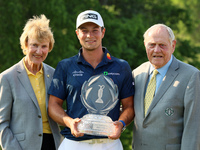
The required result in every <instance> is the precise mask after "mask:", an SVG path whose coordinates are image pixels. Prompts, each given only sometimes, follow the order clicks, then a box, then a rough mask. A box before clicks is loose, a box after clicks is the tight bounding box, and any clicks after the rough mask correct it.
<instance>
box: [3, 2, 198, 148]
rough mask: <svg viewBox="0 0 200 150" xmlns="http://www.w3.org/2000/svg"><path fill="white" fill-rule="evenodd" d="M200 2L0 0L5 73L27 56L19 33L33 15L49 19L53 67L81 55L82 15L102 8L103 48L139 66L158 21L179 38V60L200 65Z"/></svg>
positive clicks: (127, 142)
mask: <svg viewBox="0 0 200 150" xmlns="http://www.w3.org/2000/svg"><path fill="white" fill-rule="evenodd" d="M199 8H200V1H198V0H192V1H188V0H168V1H166V0H123V1H122V0H73V1H72V0H42V1H40V0H28V1H27V0H12V1H11V0H0V20H1V23H0V57H1V59H0V73H1V72H2V71H4V70H5V69H7V68H9V67H11V66H12V65H14V64H15V63H17V62H18V61H20V60H21V59H22V57H23V53H22V50H21V48H20V42H19V37H20V36H21V33H22V32H23V27H24V25H25V23H26V21H27V20H28V19H29V18H32V17H33V15H37V16H39V15H40V14H45V15H46V17H47V18H48V19H50V26H51V28H52V31H53V33H54V38H55V45H54V48H53V51H52V52H51V53H49V55H48V57H47V59H46V60H45V62H46V63H47V64H49V65H51V66H53V67H56V65H57V63H58V62H59V61H60V60H62V59H64V58H68V57H71V56H73V55H75V54H77V53H78V49H79V48H80V44H79V41H78V39H77V37H76V34H75V25H76V17H77V15H78V14H79V13H80V12H82V11H84V10H88V9H92V10H96V11H98V12H99V13H100V14H101V15H102V17H103V20H104V24H105V27H106V34H105V37H104V39H103V41H102V42H103V46H105V47H107V48H108V50H109V51H110V52H111V54H112V55H113V56H115V57H118V58H122V59H125V60H127V61H128V63H129V64H130V66H131V68H132V69H134V68H136V67H137V66H139V65H140V64H142V63H143V62H145V61H147V57H146V52H145V48H144V45H143V33H144V32H145V31H146V30H147V29H148V28H149V27H150V26H151V25H153V24H156V23H164V24H166V25H168V26H170V27H171V28H172V29H173V31H174V33H175V36H176V40H177V46H176V50H175V52H174V55H175V57H177V58H178V59H180V60H182V61H184V62H186V63H189V64H192V65H194V66H195V67H197V68H200V58H199V57H200V56H199V49H200V43H199V41H200V36H199V33H200V32H199V29H200V10H199ZM131 139H132V124H131V125H130V126H129V127H128V128H127V130H126V131H125V132H124V133H123V134H122V137H121V140H122V143H123V145H124V149H125V150H131Z"/></svg>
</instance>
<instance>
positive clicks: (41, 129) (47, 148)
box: [0, 15, 61, 150]
mask: <svg viewBox="0 0 200 150" xmlns="http://www.w3.org/2000/svg"><path fill="white" fill-rule="evenodd" d="M20 44H21V48H22V50H23V53H24V55H25V57H24V58H22V60H21V61H19V62H18V63H17V64H15V65H14V66H12V67H11V68H9V69H7V70H6V71H4V72H3V73H1V74H0V144H1V147H2V149H3V150H55V149H57V148H58V146H59V144H60V138H61V136H60V133H59V127H58V125H57V123H55V122H54V121H53V120H52V119H51V118H50V117H49V116H48V114H47V105H48V99H49V96H48V94H47V91H48V89H49V86H50V83H51V80H52V77H53V73H54V69H53V68H52V67H50V66H49V65H47V64H45V63H43V61H44V60H45V59H46V58H47V55H48V53H49V52H50V51H51V50H52V49H53V46H54V37H53V34H52V31H51V29H50V27H49V19H47V18H46V17H45V15H41V16H40V17H38V16H34V17H33V18H31V19H29V20H28V21H27V23H26V25H25V27H24V30H23V33H22V35H21V37H20Z"/></svg>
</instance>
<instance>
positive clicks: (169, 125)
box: [132, 57, 200, 150]
mask: <svg viewBox="0 0 200 150" xmlns="http://www.w3.org/2000/svg"><path fill="white" fill-rule="evenodd" d="M149 67H150V62H146V63H144V64H142V65H141V66H139V67H138V68H136V69H135V70H133V77H134V80H135V97H134V108H135V119H134V126H133V145H132V146H133V149H134V150H200V112H199V110H200V72H199V70H198V69H196V68H195V67H193V66H191V65H188V64H185V63H183V62H181V61H179V60H177V59H176V58H175V57H173V61H172V64H171V65H170V67H169V69H168V71H167V73H166V76H165V77H164V79H163V81H162V83H161V85H160V87H159V89H158V91H157V93H156V95H155V97H154V99H153V101H152V104H151V106H150V108H149V110H148V112H147V115H146V117H144V96H145V88H146V84H147V80H148V72H149Z"/></svg>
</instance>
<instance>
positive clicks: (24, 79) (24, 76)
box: [17, 60, 40, 109]
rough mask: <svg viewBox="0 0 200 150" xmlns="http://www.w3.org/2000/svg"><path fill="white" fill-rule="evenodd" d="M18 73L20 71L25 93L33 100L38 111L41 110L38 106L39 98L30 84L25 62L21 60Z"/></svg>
mask: <svg viewBox="0 0 200 150" xmlns="http://www.w3.org/2000/svg"><path fill="white" fill-rule="evenodd" d="M17 71H18V78H19V80H20V82H21V84H22V85H23V86H24V89H25V91H26V92H27V94H28V95H29V96H30V98H31V100H32V101H33V103H34V104H35V105H36V107H37V108H38V109H40V108H39V105H38V101H37V98H36V96H35V93H34V91H33V88H32V85H31V83H30V80H29V78H28V75H27V73H26V70H25V68H24V64H23V60H21V61H20V62H19V63H18V69H17Z"/></svg>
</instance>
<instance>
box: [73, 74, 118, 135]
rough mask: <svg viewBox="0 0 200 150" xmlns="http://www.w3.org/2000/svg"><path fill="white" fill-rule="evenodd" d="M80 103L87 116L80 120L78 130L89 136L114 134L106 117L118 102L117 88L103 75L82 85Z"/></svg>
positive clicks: (110, 122)
mask: <svg viewBox="0 0 200 150" xmlns="http://www.w3.org/2000/svg"><path fill="white" fill-rule="evenodd" d="M81 101H82V103H83V105H84V106H85V107H86V109H87V111H88V114H86V115H84V116H83V117H82V118H81V122H79V123H78V126H77V127H78V130H79V132H81V133H85V134H89V135H101V136H109V135H111V134H112V133H113V132H114V129H115V127H114V125H113V121H112V119H111V118H110V117H109V116H106V115H107V114H108V113H109V111H110V110H112V109H113V108H114V107H115V105H116V104H117V102H118V87H117V85H116V84H114V82H113V80H112V79H111V78H109V77H108V76H105V75H103V74H100V75H96V76H92V77H91V78H90V79H89V80H88V81H85V82H84V83H83V86H82V89H81Z"/></svg>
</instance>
